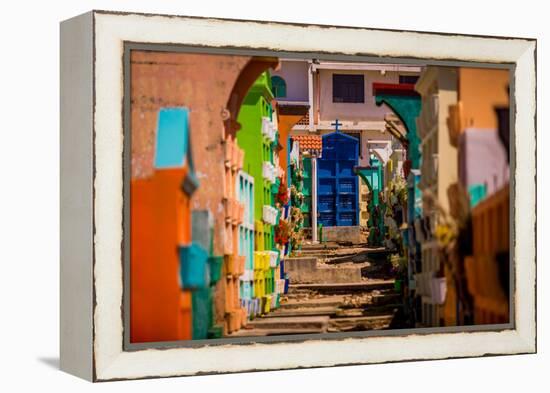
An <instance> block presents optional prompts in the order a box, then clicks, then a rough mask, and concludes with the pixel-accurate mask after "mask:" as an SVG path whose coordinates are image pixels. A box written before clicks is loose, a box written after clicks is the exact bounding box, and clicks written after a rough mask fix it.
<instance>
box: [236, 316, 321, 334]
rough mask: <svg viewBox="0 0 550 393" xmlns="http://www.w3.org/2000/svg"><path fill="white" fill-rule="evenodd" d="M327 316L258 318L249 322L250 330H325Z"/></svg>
mask: <svg viewBox="0 0 550 393" xmlns="http://www.w3.org/2000/svg"><path fill="white" fill-rule="evenodd" d="M328 321H329V317H328V316H295V317H267V318H266V317H260V318H256V319H254V320H253V321H250V322H249V323H248V324H247V326H248V327H250V328H252V329H312V330H321V331H323V330H325V329H326V328H327V326H328Z"/></svg>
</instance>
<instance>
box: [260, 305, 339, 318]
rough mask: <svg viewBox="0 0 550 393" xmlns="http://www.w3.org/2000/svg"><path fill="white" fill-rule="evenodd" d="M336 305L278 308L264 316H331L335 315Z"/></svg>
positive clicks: (336, 311)
mask: <svg viewBox="0 0 550 393" xmlns="http://www.w3.org/2000/svg"><path fill="white" fill-rule="evenodd" d="M338 311H339V309H338V307H294V308H280V309H278V310H275V311H273V312H272V313H270V314H267V315H266V316H265V317H264V318H274V317H300V316H308V317H310V316H324V315H326V316H329V317H330V316H333V315H337V313H338Z"/></svg>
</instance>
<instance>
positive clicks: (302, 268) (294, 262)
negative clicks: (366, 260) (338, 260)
mask: <svg viewBox="0 0 550 393" xmlns="http://www.w3.org/2000/svg"><path fill="white" fill-rule="evenodd" d="M285 271H286V273H288V276H289V278H290V283H291V284H298V283H327V282H334V283H348V282H356V281H360V280H361V267H356V266H349V267H348V266H346V267H332V266H326V265H322V264H319V263H318V260H317V258H309V257H308V258H306V257H302V258H287V259H286V260H285Z"/></svg>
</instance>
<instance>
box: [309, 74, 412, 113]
mask: <svg viewBox="0 0 550 393" xmlns="http://www.w3.org/2000/svg"><path fill="white" fill-rule="evenodd" d="M318 73H319V78H318V79H316V78H314V83H315V93H314V94H317V90H318V89H320V96H319V102H318V103H317V101H316V99H314V111H315V113H317V110H318V109H319V115H320V120H321V122H322V121H332V120H334V119H336V118H338V119H339V120H340V121H346V120H348V121H369V120H383V119H384V116H385V115H386V114H387V113H392V111H391V110H390V109H389V108H388V107H387V106H386V105H382V106H376V104H375V102H374V97H373V90H372V84H373V83H398V82H399V75H410V74H411V73H407V72H399V73H397V72H391V71H387V72H386V74H385V75H382V74H381V72H380V71H354V70H327V69H320V70H318ZM332 74H363V75H364V77H365V102H364V103H335V102H332ZM317 80H318V82H317ZM318 104H319V105H318Z"/></svg>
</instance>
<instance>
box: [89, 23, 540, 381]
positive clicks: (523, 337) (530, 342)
mask: <svg viewBox="0 0 550 393" xmlns="http://www.w3.org/2000/svg"><path fill="white" fill-rule="evenodd" d="M132 15H134V14H132ZM277 24H280V25H284V24H283V23H277ZM415 33H416V32H415ZM395 34H396V35H399V34H400V33H399V32H396V33H395ZM427 34H431V35H433V34H437V33H427ZM498 39H503V40H506V39H505V38H502V37H498ZM531 41H533V40H527V41H526V44H528V45H527V47H526V48H525V52H524V54H525V55H528V56H529V57H530V58H531V59H534V63H531V64H532V65H533V67H534V73H535V74H534V75H533V77H534V80H535V84H534V87H535V89H536V58H535V57H533V55H532V54H533V53H534V54H535V56H536V40H535V41H534V43H532V42H531ZM94 43H95V42H94ZM529 44H532V47H531V48H529V46H530V45H529ZM529 49H531V50H529ZM532 93H533V92H532V91H531V92H530V95H532ZM531 98H533V97H531ZM533 104H534V105H535V107H534V111H533V113H534V116H535V119H536V97H535V101H533ZM516 109H517V108H516ZM522 113H523V112H522ZM516 120H517V119H516ZM516 124H517V123H516ZM532 131H533V136H534V138H533V139H534V140H535V146H534V149H535V152H536V124H534V127H533V129H532ZM534 164H535V166H534V169H535V181H534V182H533V184H532V186H533V189H535V188H536V162H534ZM516 170H517V168H516ZM534 200H535V201H534V202H535V206H536V195H535V197H534ZM535 219H536V216H533V217H532V219H531V222H532V223H533V224H534V225H536V220H535ZM515 220H517V216H516V217H515ZM528 221H529V220H528ZM517 252H518V249H517V248H516V249H515V254H517ZM534 257H535V258H536V251H535V253H534ZM516 258H517V256H516ZM516 260H517V259H516ZM535 263H536V262H535ZM533 268H534V269H533ZM531 269H532V270H534V276H533V277H532V278H533V279H534V280H535V282H534V284H535V285H536V267H534V266H531ZM531 273H533V272H531ZM516 274H517V271H516ZM516 282H517V281H516ZM96 284H97V283H96ZM535 291H536V287H535V288H534V291H533V292H535ZM533 294H535V293H533ZM516 295H517V294H516ZM530 300H531V301H533V302H536V296H533V298H532V299H530ZM516 301H517V300H516ZM532 305H534V304H531V305H528V306H532ZM523 307H524V306H523ZM523 307H521V308H523ZM526 317H527V320H528V321H527V322H534V325H533V326H531V327H532V329H530V331H527V330H526V329H524V328H523V325H522V324H518V325H517V326H516V330H515V331H514V332H516V333H517V334H516V335H515V336H516V337H515V339H516V344H519V345H520V347H521V348H522V349H520V348H516V350H515V351H514V352H512V353H533V352H535V351H536V313H535V311H533V313H532V315H527V316H526ZM531 317H532V321H529V319H531ZM516 318H518V316H517V315H516ZM524 322H525V321H524ZM520 333H521V334H520ZM437 335H439V334H437ZM432 336H433V335H432ZM94 339H95V337H94ZM392 339H393V338H392ZM184 350H185V349H184ZM518 350H519V351H518ZM512 353H510V354H512ZM498 354H504V353H494V355H498ZM483 355H487V354H478V355H462V356H460V355H459V356H457V357H470V356H483ZM491 355H493V354H491ZM451 356H452V355H451ZM447 357H449V356H430V357H427V358H422V359H416V358H415V359H407V358H404V357H400V358H399V359H397V360H393V361H408V360H429V359H437V358H439V359H442V358H447ZM111 360H112V364H111V365H112V366H115V363H118V361H119V360H120V361H125V359H120V357H115V358H114V359H111ZM389 361H392V360H389ZM380 362H385V361H380ZM380 362H378V361H372V362H371V361H367V362H362V363H358V364H366V363H380ZM347 364H354V363H347ZM337 365H341V364H337V363H335V364H328V365H326V367H329V366H337ZM306 367H325V366H323V365H321V366H319V365H318V366H315V365H312V366H306ZM107 368H110V367H107ZM116 368H117V367H116V366H115V369H116ZM283 368H284V369H286V368H299V367H292V366H291V367H278V368H275V369H283ZM269 369H272V368H266V369H265V370H269ZM103 371H107V370H106V369H102V370H101V373H100V374H101V375H100V376H99V378H95V377H94V379H95V380H98V381H99V380H114V379H126V378H132V379H133V378H147V377H156V376H178V375H197V374H202V373H203V372H200V371H199V372H191V373H189V374H186V373H176V374H169V375H152V376H147V375H146V376H130V377H128V376H126V377H124V376H121V377H120V378H118V377H117V376H113V375H111V376H110V377H109V376H108V374H109V372H106V373H103ZM243 371H254V370H238V371H231V370H224V371H217V373H221V372H243ZM104 377H107V378H104Z"/></svg>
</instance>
